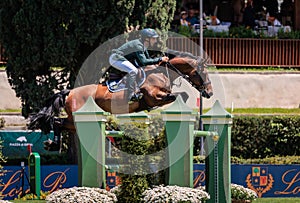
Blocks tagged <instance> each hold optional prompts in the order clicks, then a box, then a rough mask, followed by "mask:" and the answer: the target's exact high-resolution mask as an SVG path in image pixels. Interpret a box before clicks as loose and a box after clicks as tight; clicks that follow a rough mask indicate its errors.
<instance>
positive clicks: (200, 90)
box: [166, 60, 211, 95]
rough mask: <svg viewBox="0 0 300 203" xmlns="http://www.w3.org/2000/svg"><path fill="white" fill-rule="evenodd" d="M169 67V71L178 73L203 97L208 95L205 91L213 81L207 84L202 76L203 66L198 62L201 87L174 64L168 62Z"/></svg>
mask: <svg viewBox="0 0 300 203" xmlns="http://www.w3.org/2000/svg"><path fill="white" fill-rule="evenodd" d="M166 64H167V66H168V67H169V69H171V70H173V71H174V72H176V73H177V74H178V75H179V76H181V77H182V78H184V79H185V80H186V81H187V82H188V83H190V84H191V85H192V86H193V87H194V88H195V89H197V90H198V91H199V92H200V93H201V94H202V95H204V94H207V93H206V91H205V89H206V87H207V85H210V84H211V81H210V80H208V81H207V82H205V81H204V80H203V78H202V76H201V75H203V71H204V68H203V65H202V64H201V63H200V62H199V61H198V60H197V72H198V73H199V76H200V83H201V85H200V86H197V85H195V84H194V83H193V82H192V81H191V79H190V77H189V76H188V75H185V74H183V73H181V72H180V71H179V70H178V69H177V68H176V67H175V66H174V65H173V64H171V63H170V62H166Z"/></svg>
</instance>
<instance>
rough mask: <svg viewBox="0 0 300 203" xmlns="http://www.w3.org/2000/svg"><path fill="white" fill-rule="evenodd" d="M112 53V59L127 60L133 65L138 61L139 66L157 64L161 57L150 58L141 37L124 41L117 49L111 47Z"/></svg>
mask: <svg viewBox="0 0 300 203" xmlns="http://www.w3.org/2000/svg"><path fill="white" fill-rule="evenodd" d="M112 53H115V54H116V55H115V57H114V58H113V59H114V60H122V61H126V60H128V61H130V62H131V63H132V64H134V65H136V63H138V65H139V66H146V65H152V64H157V63H159V62H160V61H161V60H162V59H161V57H158V58H151V57H150V56H149V53H148V51H147V49H146V48H145V47H144V44H143V43H142V41H141V39H136V40H132V41H129V42H126V43H125V44H123V45H122V46H121V47H119V48H118V49H113V50H112Z"/></svg>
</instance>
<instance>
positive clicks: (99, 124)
mask: <svg viewBox="0 0 300 203" xmlns="http://www.w3.org/2000/svg"><path fill="white" fill-rule="evenodd" d="M108 115H109V113H108V112H104V111H103V110H102V109H101V108H99V107H98V106H97V104H96V103H95V102H94V100H93V98H92V97H90V98H89V99H88V100H87V102H86V103H85V105H84V106H83V107H82V108H80V109H79V110H78V111H76V112H74V113H73V116H74V120H75V125H76V129H77V135H78V137H79V150H80V152H79V153H78V154H79V157H78V172H79V174H78V176H79V177H78V179H79V185H80V186H88V187H101V188H106V166H105V138H106V136H113V137H114V136H115V137H121V136H122V135H123V132H120V131H106V130H105V122H106V120H107V116H108ZM161 115H162V118H163V120H164V121H165V129H166V136H167V143H168V149H167V150H168V161H169V163H168V164H169V168H168V184H169V185H178V186H185V187H193V144H194V138H195V137H200V136H204V137H206V139H205V140H206V144H205V146H206V148H205V151H206V153H207V156H206V158H205V177H206V178H205V182H206V191H207V192H208V193H209V194H210V200H209V201H207V202H208V203H219V202H220V203H230V202H231V191H230V185H231V175H230V173H231V169H230V140H231V125H232V115H231V114H230V113H228V112H227V111H226V110H225V109H224V108H223V107H222V106H221V104H220V103H219V101H216V102H215V104H214V105H213V107H212V108H211V109H210V110H209V111H208V112H207V113H206V114H204V115H201V118H202V120H203V127H204V130H205V131H197V130H194V129H195V126H194V125H195V121H196V116H197V113H196V112H194V111H193V110H192V109H190V108H189V107H188V106H187V105H186V104H185V103H184V102H183V100H182V98H181V97H180V96H179V97H178V98H177V99H176V101H175V102H173V104H171V105H170V106H169V107H168V108H167V109H165V110H164V111H162V112H161ZM126 117H127V118H130V119H134V120H135V121H136V120H139V121H140V122H146V121H147V119H149V117H148V115H147V114H145V113H144V114H130V115H129V116H128V115H127V116H126V115H125V116H123V118H126Z"/></svg>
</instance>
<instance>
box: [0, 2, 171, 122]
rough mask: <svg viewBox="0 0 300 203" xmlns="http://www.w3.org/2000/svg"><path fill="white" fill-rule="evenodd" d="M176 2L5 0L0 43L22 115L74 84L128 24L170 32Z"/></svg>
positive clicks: (0, 14) (0, 3)
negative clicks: (96, 54) (90, 60)
mask: <svg viewBox="0 0 300 203" xmlns="http://www.w3.org/2000/svg"><path fill="white" fill-rule="evenodd" d="M175 6H176V1H175V0H87V1H80V0H72V1H70V0H67V1H62V0H51V1H47V0H26V1H23V0H14V1H11V0H2V1H1V2H0V8H1V9H0V28H1V29H0V43H1V44H2V45H3V46H4V48H5V53H6V56H7V57H8V63H7V69H6V71H7V75H8V77H9V82H10V84H11V86H12V87H13V89H14V90H15V92H16V95H17V96H18V97H20V98H21V101H22V114H23V116H25V117H27V116H28V115H29V114H30V113H31V112H35V111H37V110H38V108H39V107H41V106H42V104H43V102H44V100H45V99H46V98H47V97H49V96H50V95H51V94H52V93H53V92H54V91H58V90H61V89H63V88H65V87H67V88H72V87H73V85H74V82H75V79H76V77H77V76H78V73H79V70H80V67H81V65H82V64H83V62H84V61H85V59H86V58H87V56H89V55H90V53H91V52H93V50H95V48H97V47H98V46H99V45H100V44H102V43H104V42H105V41H107V40H108V39H110V38H112V37H114V36H117V35H119V34H123V33H124V32H125V31H126V30H128V28H129V27H130V26H133V27H140V28H143V27H152V28H157V29H160V30H163V31H166V30H168V29H169V27H170V22H171V21H172V18H173V13H174V10H175ZM54 67H59V68H58V69H55V68H54ZM83 74H95V73H83Z"/></svg>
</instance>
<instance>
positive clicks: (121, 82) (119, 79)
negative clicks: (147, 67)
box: [104, 67, 146, 92]
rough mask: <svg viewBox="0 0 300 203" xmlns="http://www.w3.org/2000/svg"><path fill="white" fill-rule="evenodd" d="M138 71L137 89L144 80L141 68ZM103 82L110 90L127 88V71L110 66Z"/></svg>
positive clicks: (144, 76) (144, 74)
mask: <svg viewBox="0 0 300 203" xmlns="http://www.w3.org/2000/svg"><path fill="white" fill-rule="evenodd" d="M138 71H139V72H138V74H137V80H136V87H137V88H138V89H139V88H140V87H141V86H142V85H143V83H144V82H145V80H146V73H145V71H144V69H143V68H139V69H138ZM104 84H105V85H106V86H107V88H108V90H109V91H110V92H119V91H123V90H127V73H126V72H122V71H119V70H117V69H115V68H112V67H111V68H109V70H108V71H107V72H106V74H105V80H104Z"/></svg>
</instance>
